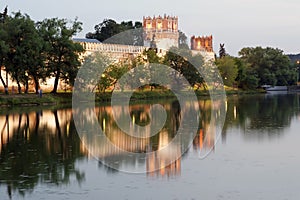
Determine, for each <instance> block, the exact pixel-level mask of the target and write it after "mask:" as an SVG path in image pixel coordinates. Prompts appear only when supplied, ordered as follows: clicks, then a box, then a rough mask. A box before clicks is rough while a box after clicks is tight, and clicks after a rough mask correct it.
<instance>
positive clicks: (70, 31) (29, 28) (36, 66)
mask: <svg viewBox="0 0 300 200" xmlns="http://www.w3.org/2000/svg"><path fill="white" fill-rule="evenodd" d="M81 30H82V23H81V22H79V21H77V19H75V20H74V21H71V22H70V21H68V20H67V19H58V18H52V19H44V20H43V21H39V22H34V21H33V20H31V19H30V17H29V16H28V15H27V14H22V13H21V12H17V13H13V14H12V16H5V17H2V20H1V22H0V66H1V70H5V71H6V72H7V73H8V74H9V75H10V76H11V78H12V79H13V81H15V82H16V83H17V85H18V92H19V93H21V88H22V86H24V88H25V90H24V91H25V93H27V92H28V89H29V85H30V84H31V83H33V84H34V87H35V91H36V92H38V90H39V87H40V83H41V82H44V81H46V79H47V78H51V77H54V78H55V81H54V83H53V89H52V93H56V92H57V88H58V83H59V80H63V81H64V82H66V83H68V84H70V85H72V84H73V82H74V79H75V77H76V74H77V72H78V69H79V67H80V65H81V61H80V59H79V54H80V53H81V52H83V51H84V49H83V47H82V46H81V45H80V44H78V43H74V42H73V41H72V36H74V35H76V34H77V33H79V32H80V31H81ZM0 80H1V84H2V85H3V86H4V88H5V90H6V92H8V85H7V84H6V81H5V80H4V78H3V76H2V74H1V73H0Z"/></svg>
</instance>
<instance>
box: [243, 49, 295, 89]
mask: <svg viewBox="0 0 300 200" xmlns="http://www.w3.org/2000/svg"><path fill="white" fill-rule="evenodd" d="M239 55H240V56H241V59H242V60H243V61H244V62H245V63H248V64H249V67H251V68H252V70H254V71H255V73H256V74H257V76H258V78H259V85H265V84H267V85H282V86H283V85H293V84H295V83H296V79H297V69H296V68H295V65H292V64H291V62H290V59H289V58H288V56H286V55H284V54H283V51H282V50H280V49H274V48H271V47H267V48H262V47H255V48H253V47H247V48H243V49H242V50H241V51H240V52H239Z"/></svg>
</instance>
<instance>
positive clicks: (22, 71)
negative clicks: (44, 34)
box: [4, 12, 45, 93]
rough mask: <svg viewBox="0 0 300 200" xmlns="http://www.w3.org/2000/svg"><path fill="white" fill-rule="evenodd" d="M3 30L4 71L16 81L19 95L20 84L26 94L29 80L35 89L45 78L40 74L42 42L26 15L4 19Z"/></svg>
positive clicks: (16, 14)
mask: <svg viewBox="0 0 300 200" xmlns="http://www.w3.org/2000/svg"><path fill="white" fill-rule="evenodd" d="M5 30H6V32H7V36H6V43H7V45H8V47H9V50H8V52H7V56H6V59H5V62H4V64H5V68H6V71H7V72H8V73H9V74H10V75H11V77H12V79H13V80H15V81H16V83H17V85H18V92H19V93H21V84H23V85H24V86H25V92H28V86H29V84H28V81H29V80H30V79H31V78H33V80H34V83H35V85H36V88H37V87H38V85H39V79H40V78H45V77H44V74H43V73H42V70H43V69H42V62H43V60H42V56H41V45H42V40H41V38H40V37H39V36H38V34H37V31H36V29H35V24H34V22H33V21H32V20H31V19H30V17H29V16H28V15H26V14H25V15H23V14H21V13H20V12H17V13H15V14H14V16H12V17H8V18H7V19H6V22H5Z"/></svg>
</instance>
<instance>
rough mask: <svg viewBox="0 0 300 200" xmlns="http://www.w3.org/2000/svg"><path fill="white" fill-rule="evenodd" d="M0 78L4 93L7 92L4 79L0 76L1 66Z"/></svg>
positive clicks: (0, 74)
mask: <svg viewBox="0 0 300 200" xmlns="http://www.w3.org/2000/svg"><path fill="white" fill-rule="evenodd" d="M0 80H1V83H2V85H3V87H4V90H5V94H8V89H6V88H7V85H6V84H5V81H4V79H3V77H2V73H1V68H0Z"/></svg>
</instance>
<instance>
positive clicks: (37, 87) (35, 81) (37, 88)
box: [33, 76, 40, 94]
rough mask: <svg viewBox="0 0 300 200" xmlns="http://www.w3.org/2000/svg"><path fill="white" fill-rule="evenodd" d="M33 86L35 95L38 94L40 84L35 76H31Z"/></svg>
mask: <svg viewBox="0 0 300 200" xmlns="http://www.w3.org/2000/svg"><path fill="white" fill-rule="evenodd" d="M33 81H34V86H35V93H36V94H38V93H39V88H40V83H39V80H38V78H37V77H36V76H33Z"/></svg>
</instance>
